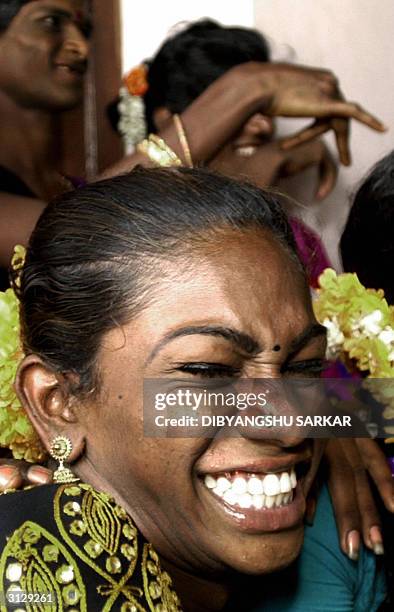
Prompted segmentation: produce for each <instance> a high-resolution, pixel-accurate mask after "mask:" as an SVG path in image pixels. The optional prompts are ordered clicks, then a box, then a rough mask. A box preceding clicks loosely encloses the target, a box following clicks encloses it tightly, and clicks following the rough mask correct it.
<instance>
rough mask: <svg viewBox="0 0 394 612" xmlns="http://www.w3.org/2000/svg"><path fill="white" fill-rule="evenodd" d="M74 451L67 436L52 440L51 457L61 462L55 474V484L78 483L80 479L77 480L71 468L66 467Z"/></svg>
mask: <svg viewBox="0 0 394 612" xmlns="http://www.w3.org/2000/svg"><path fill="white" fill-rule="evenodd" d="M72 450H73V445H72V444H71V440H69V439H68V438H66V437H65V436H56V438H54V439H53V440H52V444H51V448H50V449H49V452H50V454H51V457H53V458H54V459H56V461H58V462H59V466H58V468H57V470H56V472H55V473H54V474H53V482H56V483H61V484H68V483H70V482H78V480H79V478H77V477H76V476H75V475H74V474H73V473H72V471H71V470H70V469H69V468H67V467H64V462H65V461H66V460H67V459H68V457H69V456H70V455H71V453H72Z"/></svg>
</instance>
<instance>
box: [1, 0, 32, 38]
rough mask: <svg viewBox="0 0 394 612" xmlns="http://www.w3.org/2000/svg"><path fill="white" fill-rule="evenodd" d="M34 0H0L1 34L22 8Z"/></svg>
mask: <svg viewBox="0 0 394 612" xmlns="http://www.w3.org/2000/svg"><path fill="white" fill-rule="evenodd" d="M32 1H33V0H0V34H1V32H4V30H6V29H7V28H8V26H9V25H10V23H11V21H12V20H13V19H14V17H15V16H16V15H17V14H18V13H19V11H20V10H21V8H22V7H23V6H24V5H25V4H27V3H28V2H32Z"/></svg>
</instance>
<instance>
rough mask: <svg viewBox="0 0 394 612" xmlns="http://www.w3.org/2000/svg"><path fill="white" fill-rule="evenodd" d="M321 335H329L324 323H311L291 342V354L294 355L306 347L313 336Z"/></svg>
mask: <svg viewBox="0 0 394 612" xmlns="http://www.w3.org/2000/svg"><path fill="white" fill-rule="evenodd" d="M319 337H324V338H326V337H327V329H326V328H325V327H324V325H320V323H313V324H312V325H309V327H307V328H306V329H304V331H303V332H301V334H300V335H299V336H297V337H296V338H294V340H293V341H292V342H291V344H290V350H289V355H290V356H291V355H294V353H297V352H298V351H300V350H301V349H302V348H304V346H306V345H307V344H308V343H309V342H310V341H311V340H313V338H319Z"/></svg>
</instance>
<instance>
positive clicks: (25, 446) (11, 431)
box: [0, 253, 46, 463]
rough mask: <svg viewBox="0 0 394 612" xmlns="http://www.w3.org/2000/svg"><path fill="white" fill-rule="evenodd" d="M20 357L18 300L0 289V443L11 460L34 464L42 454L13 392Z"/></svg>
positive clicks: (35, 435)
mask: <svg viewBox="0 0 394 612" xmlns="http://www.w3.org/2000/svg"><path fill="white" fill-rule="evenodd" d="M17 256H19V255H18V253H17ZM14 261H15V260H14ZM22 358H23V353H22V350H21V348H20V339H19V303H18V299H17V297H16V295H15V293H14V291H13V290H12V289H7V291H5V292H0V446H1V447H4V448H9V449H10V450H11V451H12V454H13V456H14V457H15V459H25V460H26V461H30V462H32V463H35V462H40V461H43V460H44V459H45V457H46V453H45V451H44V448H43V446H42V444H41V442H40V439H39V437H38V435H37V433H36V431H35V430H34V429H33V426H32V424H31V422H30V420H29V418H28V416H27V414H26V412H25V411H24V409H23V407H22V405H21V403H20V402H19V400H18V398H17V395H16V393H15V389H14V380H15V376H16V371H17V369H18V365H19V363H20V361H21V359H22Z"/></svg>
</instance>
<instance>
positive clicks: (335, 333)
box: [323, 317, 345, 359]
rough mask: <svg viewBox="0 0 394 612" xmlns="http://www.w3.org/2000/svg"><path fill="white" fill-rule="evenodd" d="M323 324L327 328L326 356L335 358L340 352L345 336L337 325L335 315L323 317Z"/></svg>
mask: <svg viewBox="0 0 394 612" xmlns="http://www.w3.org/2000/svg"><path fill="white" fill-rule="evenodd" d="M323 325H324V327H325V328H326V329H327V358H328V359H335V358H336V357H337V356H338V354H339V353H340V350H341V348H342V344H343V343H344V341H345V336H344V335H343V333H342V331H341V328H340V327H339V323H338V319H337V317H333V318H332V319H328V318H326V319H324V321H323Z"/></svg>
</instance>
